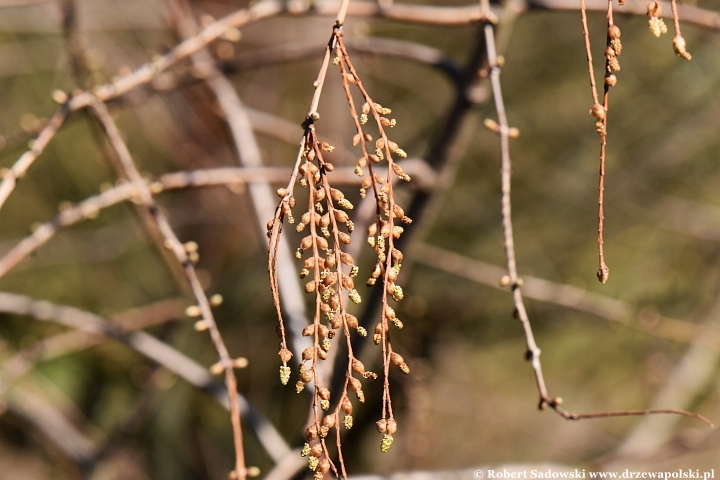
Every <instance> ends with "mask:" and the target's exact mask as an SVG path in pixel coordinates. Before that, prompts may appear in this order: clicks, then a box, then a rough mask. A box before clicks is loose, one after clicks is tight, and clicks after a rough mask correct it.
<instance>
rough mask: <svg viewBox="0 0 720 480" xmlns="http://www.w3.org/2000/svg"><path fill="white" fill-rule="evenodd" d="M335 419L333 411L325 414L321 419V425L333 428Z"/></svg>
mask: <svg viewBox="0 0 720 480" xmlns="http://www.w3.org/2000/svg"><path fill="white" fill-rule="evenodd" d="M335 419H336V417H335V414H334V413H332V414H330V415H326V416H325V418H323V419H322V424H323V427H327V428H333V427H334V426H335Z"/></svg>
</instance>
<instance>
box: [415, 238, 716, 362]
mask: <svg viewBox="0 0 720 480" xmlns="http://www.w3.org/2000/svg"><path fill="white" fill-rule="evenodd" d="M412 261H414V262H417V263H420V264H423V265H427V266H429V267H432V268H435V269H437V270H441V271H443V272H446V273H450V274H452V275H457V276H459V277H463V278H466V279H468V280H471V281H473V282H477V283H480V284H483V285H487V286H489V287H493V288H496V289H498V290H501V291H503V292H508V293H510V289H509V288H508V287H507V286H505V287H503V286H501V285H500V280H501V278H502V276H503V275H505V274H506V270H505V269H503V268H501V267H498V266H495V265H492V264H489V263H485V262H482V261H480V260H475V259H473V258H470V257H467V256H464V255H460V254H458V253H455V252H451V251H449V250H445V249H443V248H438V247H434V246H431V245H428V244H426V243H422V244H418V245H416V246H414V247H413V250H412ZM519 280H520V281H521V283H522V289H523V294H524V296H525V297H527V298H532V299H534V300H539V301H541V302H547V303H553V304H555V305H560V306H562V307H566V308H572V309H574V310H578V311H581V312H587V313H590V314H592V315H595V316H597V317H600V318H604V319H606V320H609V321H611V322H616V323H619V324H622V325H626V326H628V327H631V328H635V329H637V330H640V331H642V332H645V333H648V334H650V335H654V336H656V337H660V338H664V339H667V340H672V341H675V342H682V343H692V344H695V345H701V346H702V347H704V348H707V349H711V350H714V351H717V352H720V328H717V327H715V326H709V325H704V324H701V325H697V324H695V323H690V322H686V321H682V320H676V319H673V318H667V317H662V316H660V315H657V314H653V313H652V312H651V311H649V310H642V311H640V313H639V321H638V322H635V323H633V322H631V320H632V319H633V317H634V316H635V309H634V307H633V306H632V305H630V304H629V303H627V302H623V301H622V300H616V299H614V298H610V297H607V296H605V295H600V294H597V293H594V292H591V291H589V290H585V289H583V288H580V287H576V286H573V285H567V284H562V283H556V282H551V281H550V280H545V279H542V278H538V277H533V276H529V275H523V276H522V277H521V278H519Z"/></svg>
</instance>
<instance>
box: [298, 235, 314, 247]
mask: <svg viewBox="0 0 720 480" xmlns="http://www.w3.org/2000/svg"><path fill="white" fill-rule="evenodd" d="M310 247H312V236H310V235H308V236H307V237H305V238H303V239H302V240H300V250H307V249H308V248H310Z"/></svg>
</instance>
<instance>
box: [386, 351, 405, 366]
mask: <svg viewBox="0 0 720 480" xmlns="http://www.w3.org/2000/svg"><path fill="white" fill-rule="evenodd" d="M390 361H392V363H393V365H395V366H396V367H399V366H400V365H402V364H404V363H405V359H404V358H403V357H402V356H400V355H399V354H397V353H395V352H393V353H391V354H390Z"/></svg>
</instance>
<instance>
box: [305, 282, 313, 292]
mask: <svg viewBox="0 0 720 480" xmlns="http://www.w3.org/2000/svg"><path fill="white" fill-rule="evenodd" d="M314 291H315V280H310V281H309V282H307V283H306V284H305V293H312V292H314Z"/></svg>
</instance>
